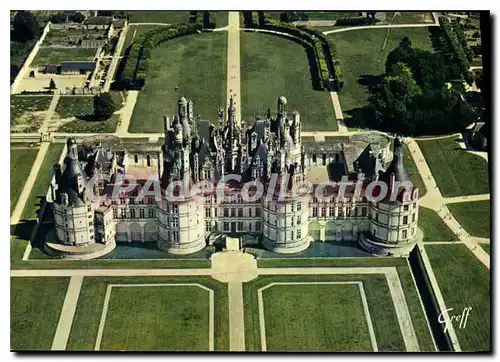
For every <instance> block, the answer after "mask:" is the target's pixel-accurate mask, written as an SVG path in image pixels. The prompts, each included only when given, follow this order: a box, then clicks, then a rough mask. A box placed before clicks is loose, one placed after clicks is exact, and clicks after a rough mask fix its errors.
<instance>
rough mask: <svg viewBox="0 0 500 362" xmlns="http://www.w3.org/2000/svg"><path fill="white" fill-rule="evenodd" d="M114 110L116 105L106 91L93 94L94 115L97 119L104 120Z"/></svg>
mask: <svg viewBox="0 0 500 362" xmlns="http://www.w3.org/2000/svg"><path fill="white" fill-rule="evenodd" d="M115 111H116V105H115V102H114V101H113V98H111V95H110V94H109V93H107V92H105V93H101V94H96V95H95V96H94V116H95V118H96V119H97V120H105V119H108V118H109V117H111V115H112V114H113V113H114V112H115Z"/></svg>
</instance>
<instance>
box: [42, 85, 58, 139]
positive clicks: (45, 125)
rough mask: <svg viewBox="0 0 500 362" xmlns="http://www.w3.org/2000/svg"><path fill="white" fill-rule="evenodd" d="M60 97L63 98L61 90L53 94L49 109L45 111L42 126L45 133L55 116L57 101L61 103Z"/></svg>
mask: <svg viewBox="0 0 500 362" xmlns="http://www.w3.org/2000/svg"><path fill="white" fill-rule="evenodd" d="M59 98H61V95H60V94H59V92H56V93H54V95H53V96H52V100H51V101H50V105H49V109H48V110H47V112H46V113H45V117H44V119H43V123H42V124H41V126H40V130H39V132H40V133H45V132H47V131H48V130H49V125H50V122H51V121H52V118H53V116H54V112H55V111H56V107H57V103H59Z"/></svg>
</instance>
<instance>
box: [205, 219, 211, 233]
mask: <svg viewBox="0 0 500 362" xmlns="http://www.w3.org/2000/svg"><path fill="white" fill-rule="evenodd" d="M211 229H212V225H210V221H206V222H205V230H206V231H210V230H211Z"/></svg>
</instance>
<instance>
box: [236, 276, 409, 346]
mask: <svg viewBox="0 0 500 362" xmlns="http://www.w3.org/2000/svg"><path fill="white" fill-rule="evenodd" d="M308 281H312V282H320V281H326V282H330V281H342V282H344V281H363V286H364V290H365V293H366V298H367V301H368V309H369V311H370V316H371V320H372V323H373V328H374V333H375V338H376V341H377V345H378V349H379V351H404V350H405V346H404V342H403V338H402V335H401V331H400V329H399V324H398V321H397V318H396V313H395V310H394V304H393V302H392V299H391V297H390V292H389V287H388V285H387V281H386V279H385V277H384V276H383V275H318V276H277V275H276V276H274V275H273V276H263V277H259V278H258V279H255V280H253V281H251V282H248V283H245V284H243V292H244V294H243V298H244V303H245V342H246V347H247V350H248V351H259V350H261V343H260V328H259V311H258V304H257V290H258V289H259V288H261V287H263V286H265V285H268V284H269V283H272V282H308ZM302 287H303V289H304V288H305V287H306V286H302ZM272 288H276V287H272ZM272 288H271V289H268V290H266V291H264V293H263V297H264V303H265V304H264V306H265V308H267V311H266V312H265V317H266V342H267V347H268V348H267V349H268V351H287V352H292V351H309V352H316V351H342V350H350V351H362V350H371V349H370V340H369V337H368V336H369V335H368V333H367V330H366V321H365V319H364V314H363V313H362V309H361V310H360V299H359V294H358V295H355V294H354V291H352V290H347V289H344V290H343V291H342V293H340V292H339V293H336V294H334V295H332V293H331V289H330V291H329V290H328V288H325V286H319V287H318V286H310V287H308V288H307V289H308V292H307V293H304V292H303V293H300V291H297V288H296V287H291V289H290V287H280V289H275V292H274V293H273V292H272V293H271V294H268V295H267V296H266V293H268V292H270V291H272ZM287 288H288V289H289V290H288V291H287V292H283V290H285V291H286V289H287ZM276 290H277V292H276ZM280 291H281V294H280ZM337 291H338V289H337ZM358 293H359V292H358ZM266 301H267V303H266ZM318 301H320V302H319V303H318ZM381 305H383V306H384V308H380V306H381ZM346 310H348V311H349V313H347V312H346ZM341 311H344V314H345V315H342V314H341ZM344 318H348V320H349V321H347V320H345V321H344ZM338 325H340V326H338Z"/></svg>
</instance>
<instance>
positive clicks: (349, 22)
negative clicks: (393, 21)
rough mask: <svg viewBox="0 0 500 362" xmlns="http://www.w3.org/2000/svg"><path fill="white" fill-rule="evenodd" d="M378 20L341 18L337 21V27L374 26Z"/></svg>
mask: <svg viewBox="0 0 500 362" xmlns="http://www.w3.org/2000/svg"><path fill="white" fill-rule="evenodd" d="M377 21H378V20H377V19H375V18H371V17H366V18H341V19H337V21H336V22H335V25H339V26H340V25H343V26H359V25H373V24H375V23H376V22H377Z"/></svg>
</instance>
